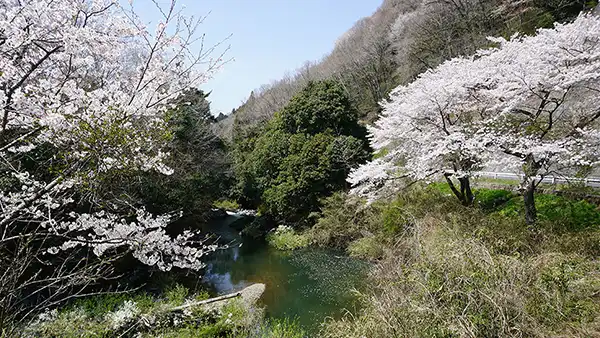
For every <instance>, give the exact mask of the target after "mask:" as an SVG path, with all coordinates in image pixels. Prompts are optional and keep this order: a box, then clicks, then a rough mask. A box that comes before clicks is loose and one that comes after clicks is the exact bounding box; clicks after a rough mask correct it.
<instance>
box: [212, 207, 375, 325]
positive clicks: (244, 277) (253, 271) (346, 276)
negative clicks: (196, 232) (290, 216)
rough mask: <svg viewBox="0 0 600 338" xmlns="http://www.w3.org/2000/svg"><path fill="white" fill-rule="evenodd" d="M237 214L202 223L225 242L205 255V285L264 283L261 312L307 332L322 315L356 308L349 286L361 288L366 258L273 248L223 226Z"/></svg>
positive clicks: (221, 288) (223, 287) (226, 287)
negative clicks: (294, 324) (207, 256)
mask: <svg viewBox="0 0 600 338" xmlns="http://www.w3.org/2000/svg"><path fill="white" fill-rule="evenodd" d="M237 219H238V217H237V216H227V217H225V218H222V219H218V220H216V221H213V222H212V223H210V224H208V225H207V226H206V227H207V228H206V230H207V231H210V232H212V233H214V234H215V235H217V236H219V237H220V243H223V244H224V243H229V246H228V247H227V248H225V249H219V250H217V252H215V253H214V254H213V255H211V257H210V258H209V259H208V261H207V267H206V272H205V275H204V278H203V281H204V284H205V286H208V288H209V289H211V290H212V291H213V292H214V293H216V294H224V293H229V292H234V291H237V290H240V289H242V288H244V287H245V286H247V285H250V284H253V283H264V284H265V285H266V291H265V293H264V294H263V296H262V298H261V303H262V305H263V306H264V307H265V310H266V316H267V317H270V318H285V317H287V318H292V319H295V320H297V321H298V322H299V324H300V325H301V326H302V327H303V328H304V329H305V330H306V331H307V332H309V333H314V332H316V331H317V330H318V328H319V326H320V324H321V323H322V322H323V321H324V320H325V319H326V317H339V316H341V315H342V314H343V313H344V311H345V310H350V311H352V312H353V313H355V312H356V309H357V306H358V302H357V301H356V296H355V294H354V293H353V290H364V288H365V285H364V280H365V277H366V273H367V270H368V268H369V263H366V262H364V261H361V260H358V259H354V258H350V257H347V256H345V255H344V254H343V253H340V252H336V251H332V250H324V249H317V248H307V249H301V250H296V251H279V250H276V249H273V248H271V247H269V246H268V245H266V244H265V243H257V242H256V240H249V239H248V240H244V239H243V238H242V237H241V236H240V235H239V234H238V232H237V231H236V230H234V229H233V228H231V227H230V226H229V225H230V224H232V222H234V221H236V220H237Z"/></svg>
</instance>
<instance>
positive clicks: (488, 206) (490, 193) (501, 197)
mask: <svg viewBox="0 0 600 338" xmlns="http://www.w3.org/2000/svg"><path fill="white" fill-rule="evenodd" d="M516 196H517V194H515V193H513V192H512V191H508V190H497V189H477V190H476V191H475V204H476V205H477V206H479V207H480V208H481V209H483V210H486V211H492V210H496V209H497V208H498V207H500V206H501V205H503V204H505V203H506V202H508V201H509V200H511V199H512V198H515V197H516Z"/></svg>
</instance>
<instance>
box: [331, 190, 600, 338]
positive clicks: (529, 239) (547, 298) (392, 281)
mask: <svg viewBox="0 0 600 338" xmlns="http://www.w3.org/2000/svg"><path fill="white" fill-rule="evenodd" d="M428 195H429V196H428ZM402 200H403V201H402V202H401V203H399V205H401V206H402V208H404V212H405V213H409V214H411V215H413V216H414V217H413V219H414V220H415V221H414V222H412V223H411V224H410V226H408V227H405V228H404V230H403V232H402V233H401V234H399V235H398V236H397V237H396V241H395V242H394V243H393V245H389V246H388V248H387V252H386V254H385V258H384V259H382V260H381V261H380V263H379V264H378V266H377V267H376V268H375V269H374V271H373V272H372V276H371V278H372V281H373V285H375V287H374V289H373V290H371V291H372V292H371V293H369V294H365V295H363V297H364V300H365V308H363V310H362V311H361V313H357V314H349V315H348V316H346V317H345V318H342V319H341V320H337V321H331V322H329V323H328V324H327V326H326V327H325V329H324V330H323V332H322V333H321V335H320V336H323V337H386V338H387V337H600V316H599V315H600V300H599V298H598V296H599V295H600V269H599V268H600V261H598V260H597V254H596V252H597V250H596V247H597V245H598V244H597V242H595V241H597V239H598V238H599V235H598V234H599V233H598V231H597V230H587V231H583V232H581V231H580V232H577V233H560V234H555V233H552V232H547V231H544V229H543V228H542V230H540V232H539V233H535V234H533V233H531V232H530V231H529V230H527V227H526V226H525V225H523V224H521V223H520V222H519V221H518V220H517V219H513V218H507V217H499V216H497V215H492V214H486V213H483V212H482V211H480V210H477V209H473V208H471V209H467V208H463V207H461V206H459V205H457V204H456V203H454V202H453V201H452V200H450V199H447V198H445V197H444V196H443V195H441V194H436V193H432V192H431V191H423V190H420V191H416V192H413V193H411V195H409V196H404V197H403V198H402Z"/></svg>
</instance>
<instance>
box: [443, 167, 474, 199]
mask: <svg viewBox="0 0 600 338" xmlns="http://www.w3.org/2000/svg"><path fill="white" fill-rule="evenodd" d="M450 176H452V174H444V177H445V178H446V182H448V186H449V187H450V190H452V193H454V196H456V198H458V200H459V201H460V203H462V204H463V205H465V206H470V205H472V204H473V192H472V191H471V183H470V181H469V177H467V176H464V177H461V178H459V179H458V182H459V183H460V191H459V190H458V189H456V186H454V182H452V179H450Z"/></svg>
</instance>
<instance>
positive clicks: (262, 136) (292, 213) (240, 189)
mask: <svg viewBox="0 0 600 338" xmlns="http://www.w3.org/2000/svg"><path fill="white" fill-rule="evenodd" d="M369 153H370V149H369V147H368V142H367V141H366V129H365V128H364V127H363V126H361V125H360V124H359V123H358V116H357V113H356V110H355V109H354V107H353V105H352V103H351V102H350V100H349V98H348V97H347V95H346V94H345V93H344V90H343V88H342V87H341V86H340V85H339V84H338V83H336V82H334V81H320V82H314V83H310V84H309V85H308V86H307V87H306V88H305V89H304V90H302V91H301V92H300V93H299V94H298V95H297V96H296V97H294V98H293V99H292V100H291V102H290V104H289V105H287V106H286V107H285V108H284V109H283V110H282V111H281V112H279V113H278V114H276V115H275V117H274V118H273V119H272V120H271V121H269V123H268V124H267V125H266V126H265V128H264V129H263V130H261V131H260V132H256V133H255V135H254V137H251V138H249V139H244V140H238V141H237V143H236V151H235V155H234V156H235V158H236V160H235V166H236V168H235V169H236V175H237V180H238V182H237V186H236V193H237V196H238V198H239V199H240V201H241V202H242V204H246V205H249V206H251V207H259V209H260V210H261V212H263V213H264V214H267V215H271V216H273V217H274V218H276V219H278V220H282V221H285V222H292V223H297V222H301V221H304V220H306V217H307V216H308V215H309V214H310V213H311V212H314V211H317V210H318V209H319V200H320V199H321V198H322V197H325V196H328V195H330V194H331V193H333V192H335V191H337V190H340V189H344V188H345V187H346V182H345V179H346V175H347V174H348V172H349V171H350V170H351V169H352V168H353V167H355V166H356V165H358V164H361V163H364V162H365V161H366V160H368V159H369V157H370V155H369Z"/></svg>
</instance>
